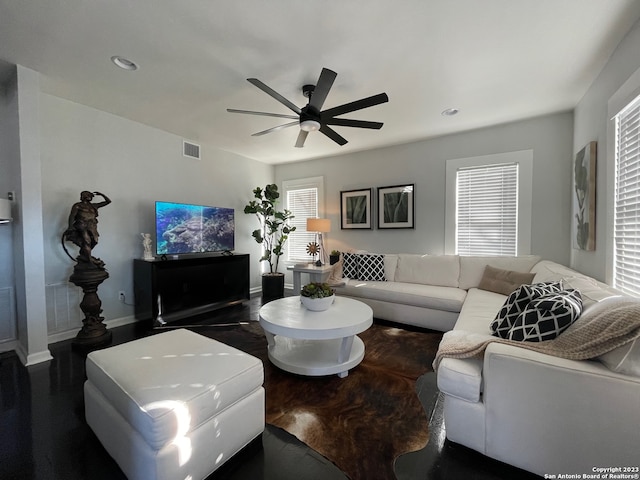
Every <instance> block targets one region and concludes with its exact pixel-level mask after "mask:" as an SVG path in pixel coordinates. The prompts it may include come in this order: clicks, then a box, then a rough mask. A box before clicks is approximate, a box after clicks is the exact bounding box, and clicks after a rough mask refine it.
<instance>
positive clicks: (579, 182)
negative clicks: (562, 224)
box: [571, 142, 597, 251]
mask: <svg viewBox="0 0 640 480" xmlns="http://www.w3.org/2000/svg"><path fill="white" fill-rule="evenodd" d="M596 147H597V143H596V142H589V143H588V144H587V145H585V147H584V148H582V150H580V151H579V152H578V153H577V154H576V158H575V161H574V163H573V218H572V229H571V230H572V232H571V233H572V237H573V248H575V249H578V250H591V251H592V250H595V249H596Z"/></svg>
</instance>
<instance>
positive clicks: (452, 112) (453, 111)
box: [440, 108, 460, 117]
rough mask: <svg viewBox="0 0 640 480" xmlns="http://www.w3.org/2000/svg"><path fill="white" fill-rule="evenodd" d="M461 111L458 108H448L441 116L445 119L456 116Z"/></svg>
mask: <svg viewBox="0 0 640 480" xmlns="http://www.w3.org/2000/svg"><path fill="white" fill-rule="evenodd" d="M459 111H460V110H458V109H457V108H447V109H446V110H443V111H442V113H440V115H443V116H445V117H453V116H454V115H457V114H458V112H459Z"/></svg>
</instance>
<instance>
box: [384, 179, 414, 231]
mask: <svg viewBox="0 0 640 480" xmlns="http://www.w3.org/2000/svg"><path fill="white" fill-rule="evenodd" d="M414 205H415V201H414V184H413V183H411V184H407V185H394V186H391V187H379V188H378V228H415V226H414V219H415V214H414Z"/></svg>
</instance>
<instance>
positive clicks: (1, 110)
mask: <svg viewBox="0 0 640 480" xmlns="http://www.w3.org/2000/svg"><path fill="white" fill-rule="evenodd" d="M17 92H18V87H17V74H16V72H15V69H14V71H13V74H12V75H11V76H10V78H8V79H6V80H5V82H4V83H3V84H2V85H0V173H1V174H0V197H2V198H7V192H8V191H10V190H12V189H13V188H15V187H14V186H15V184H16V183H17V181H18V173H17V172H16V171H15V168H14V166H15V164H17V159H18V158H19V155H20V146H19V140H18V136H19V134H18V95H17ZM13 229H14V226H13V224H5V225H0V306H4V307H5V308H1V309H0V310H1V311H0V346H4V345H7V347H6V349H7V350H12V349H13V348H14V346H15V342H14V341H15V340H16V339H17V323H16V322H17V320H16V315H15V275H14V267H13ZM3 350H5V348H0V351H3Z"/></svg>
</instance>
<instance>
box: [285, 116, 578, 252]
mask: <svg viewBox="0 0 640 480" xmlns="http://www.w3.org/2000/svg"><path fill="white" fill-rule="evenodd" d="M462 114H464V113H462ZM572 131H573V117H572V114H571V112H566V113H559V114H555V115H549V116H544V117H539V118H534V119H529V120H523V121H519V122H513V123H510V124H506V125H500V126H496V127H491V128H483V129H479V130H474V131H470V132H465V133H460V134H456V135H449V136H444V137H439V138H434V139H430V140H424V141H421V142H415V143H410V144H405V145H399V146H394V147H389V148H385V149H379V150H374V151H368V152H360V153H355V154H351V155H344V156H338V157H332V158H326V159H321V160H311V161H307V162H299V163H293V164H285V165H278V166H276V180H277V181H278V182H279V184H281V182H282V181H283V180H291V179H295V178H302V177H312V176H317V175H324V177H325V183H324V184H325V190H326V196H325V202H326V205H327V213H326V215H327V217H328V218H330V219H331V225H332V231H331V233H329V234H327V237H326V238H327V242H326V243H327V246H328V248H329V249H338V250H343V249H347V248H357V249H365V250H369V251H373V252H386V253H394V252H407V253H431V254H442V253H444V251H445V245H444V226H445V217H444V215H445V170H446V168H445V167H446V161H447V160H449V159H454V158H465V157H471V156H480V155H488V154H495V153H503V152H510V151H518V150H528V149H531V150H533V220H532V241H531V250H532V253H535V254H538V255H541V256H542V257H544V258H546V259H549V260H554V261H557V262H559V263H564V264H567V263H568V261H569V240H570V210H571V208H570V205H571V166H572V153H571V151H572ZM371 134H372V135H375V132H373V133H371ZM327 141H329V140H327ZM403 183H415V201H416V206H415V212H416V219H415V225H416V228H415V230H377V229H374V230H373V231H371V230H366V231H355V230H340V191H341V190H352V189H357V188H368V187H382V186H388V185H398V184H403ZM374 193H375V192H374ZM374 210H376V208H375V206H374Z"/></svg>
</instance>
